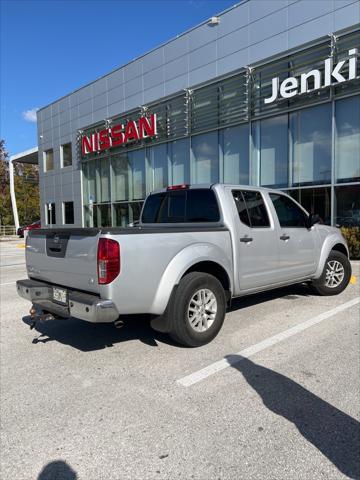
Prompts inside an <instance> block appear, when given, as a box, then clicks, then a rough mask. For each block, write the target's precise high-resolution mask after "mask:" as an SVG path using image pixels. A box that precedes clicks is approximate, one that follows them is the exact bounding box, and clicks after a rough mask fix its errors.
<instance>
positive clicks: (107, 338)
mask: <svg viewBox="0 0 360 480" xmlns="http://www.w3.org/2000/svg"><path fill="white" fill-rule="evenodd" d="M132 317H133V318H131V319H129V320H128V321H127V322H126V323H125V325H124V327H123V328H121V329H117V328H115V326H114V325H113V324H112V323H99V324H93V323H88V322H85V321H82V320H78V319H76V318H69V319H56V320H49V321H46V322H37V323H36V326H35V329H34V332H38V333H39V334H40V335H38V336H37V337H35V338H34V339H33V341H32V343H34V344H37V343H48V342H52V341H56V342H59V343H62V344H64V345H70V346H71V347H73V348H76V349H78V350H81V351H82V352H91V351H94V350H102V349H104V348H110V347H113V346H114V345H115V344H117V343H122V342H128V341H131V340H138V341H140V342H142V343H144V344H146V345H149V346H151V347H157V346H158V342H157V341H160V342H162V343H167V344H169V345H173V346H176V347H179V348H181V346H179V345H178V344H176V343H175V342H172V340H171V338H170V337H169V336H168V335H166V334H163V333H160V332H156V331H155V330H153V329H152V328H151V326H150V320H149V316H148V315H132ZM22 320H23V322H24V323H26V324H27V325H30V324H31V322H32V320H31V317H30V316H26V317H23V319H22Z"/></svg>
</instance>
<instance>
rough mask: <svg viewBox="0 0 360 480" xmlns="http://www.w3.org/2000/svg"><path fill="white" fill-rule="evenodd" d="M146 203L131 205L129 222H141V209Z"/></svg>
mask: <svg viewBox="0 0 360 480" xmlns="http://www.w3.org/2000/svg"><path fill="white" fill-rule="evenodd" d="M143 203H144V202H131V203H129V221H130V222H138V221H139V220H140V215H141V209H142V206H143Z"/></svg>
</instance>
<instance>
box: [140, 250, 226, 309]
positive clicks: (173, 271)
mask: <svg viewBox="0 0 360 480" xmlns="http://www.w3.org/2000/svg"><path fill="white" fill-rule="evenodd" d="M227 257H229V258H227ZM199 268H201V270H199ZM194 271H202V272H204V273H210V274H211V275H214V276H215V277H216V278H217V279H218V280H219V281H220V283H221V284H222V285H223V286H226V289H225V288H224V290H225V292H226V296H227V297H230V295H231V294H230V293H227V292H231V291H232V280H231V272H232V264H231V257H230V256H229V255H227V254H226V252H225V251H224V250H223V249H222V248H220V247H219V246H217V245H215V244H209V243H196V244H192V245H188V246H187V247H185V248H184V249H183V250H181V251H180V252H178V253H177V254H176V255H175V257H174V258H173V259H172V260H171V262H170V263H169V264H168V266H167V268H166V270H165V272H164V273H163V275H162V278H161V280H160V282H159V285H158V288H157V291H156V294H155V297H154V301H153V304H152V306H151V311H150V312H149V313H152V314H155V315H162V313H163V312H164V311H165V308H166V306H167V304H168V302H169V299H170V296H171V293H172V291H173V290H174V288H176V285H178V284H179V282H180V280H181V279H182V278H183V276H184V275H186V274H187V273H189V272H194Z"/></svg>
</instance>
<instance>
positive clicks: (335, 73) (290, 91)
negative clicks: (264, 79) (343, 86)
mask: <svg viewBox="0 0 360 480" xmlns="http://www.w3.org/2000/svg"><path fill="white" fill-rule="evenodd" d="M357 55H358V50H357V49H356V48H353V49H351V50H349V59H348V60H341V61H340V62H338V63H337V64H336V65H334V64H333V59H332V58H327V59H326V60H325V61H324V73H323V74H322V72H321V71H320V70H318V69H314V70H311V71H310V72H307V73H302V74H301V75H300V79H298V78H296V77H289V78H286V79H285V80H284V81H283V82H281V84H280V79H279V77H275V78H273V79H272V81H271V84H272V93H271V97H268V98H265V99H264V102H265V103H273V102H275V100H277V98H278V97H279V96H280V97H282V98H291V97H294V96H295V95H299V94H301V93H307V92H311V91H314V90H319V89H320V88H323V87H329V86H330V85H333V84H336V83H342V82H347V81H349V80H353V79H354V78H356V62H357ZM347 62H348V68H347V70H348V74H347V75H346V76H344V73H343V72H344V70H346V68H345V64H346V63H347ZM309 81H311V82H312V84H313V85H314V87H313V88H310V87H309Z"/></svg>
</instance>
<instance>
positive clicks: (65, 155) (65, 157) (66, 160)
mask: <svg viewBox="0 0 360 480" xmlns="http://www.w3.org/2000/svg"><path fill="white" fill-rule="evenodd" d="M61 157H62V158H61V161H62V162H61V163H62V167H69V166H70V165H72V152H71V143H66V144H65V145H61Z"/></svg>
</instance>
